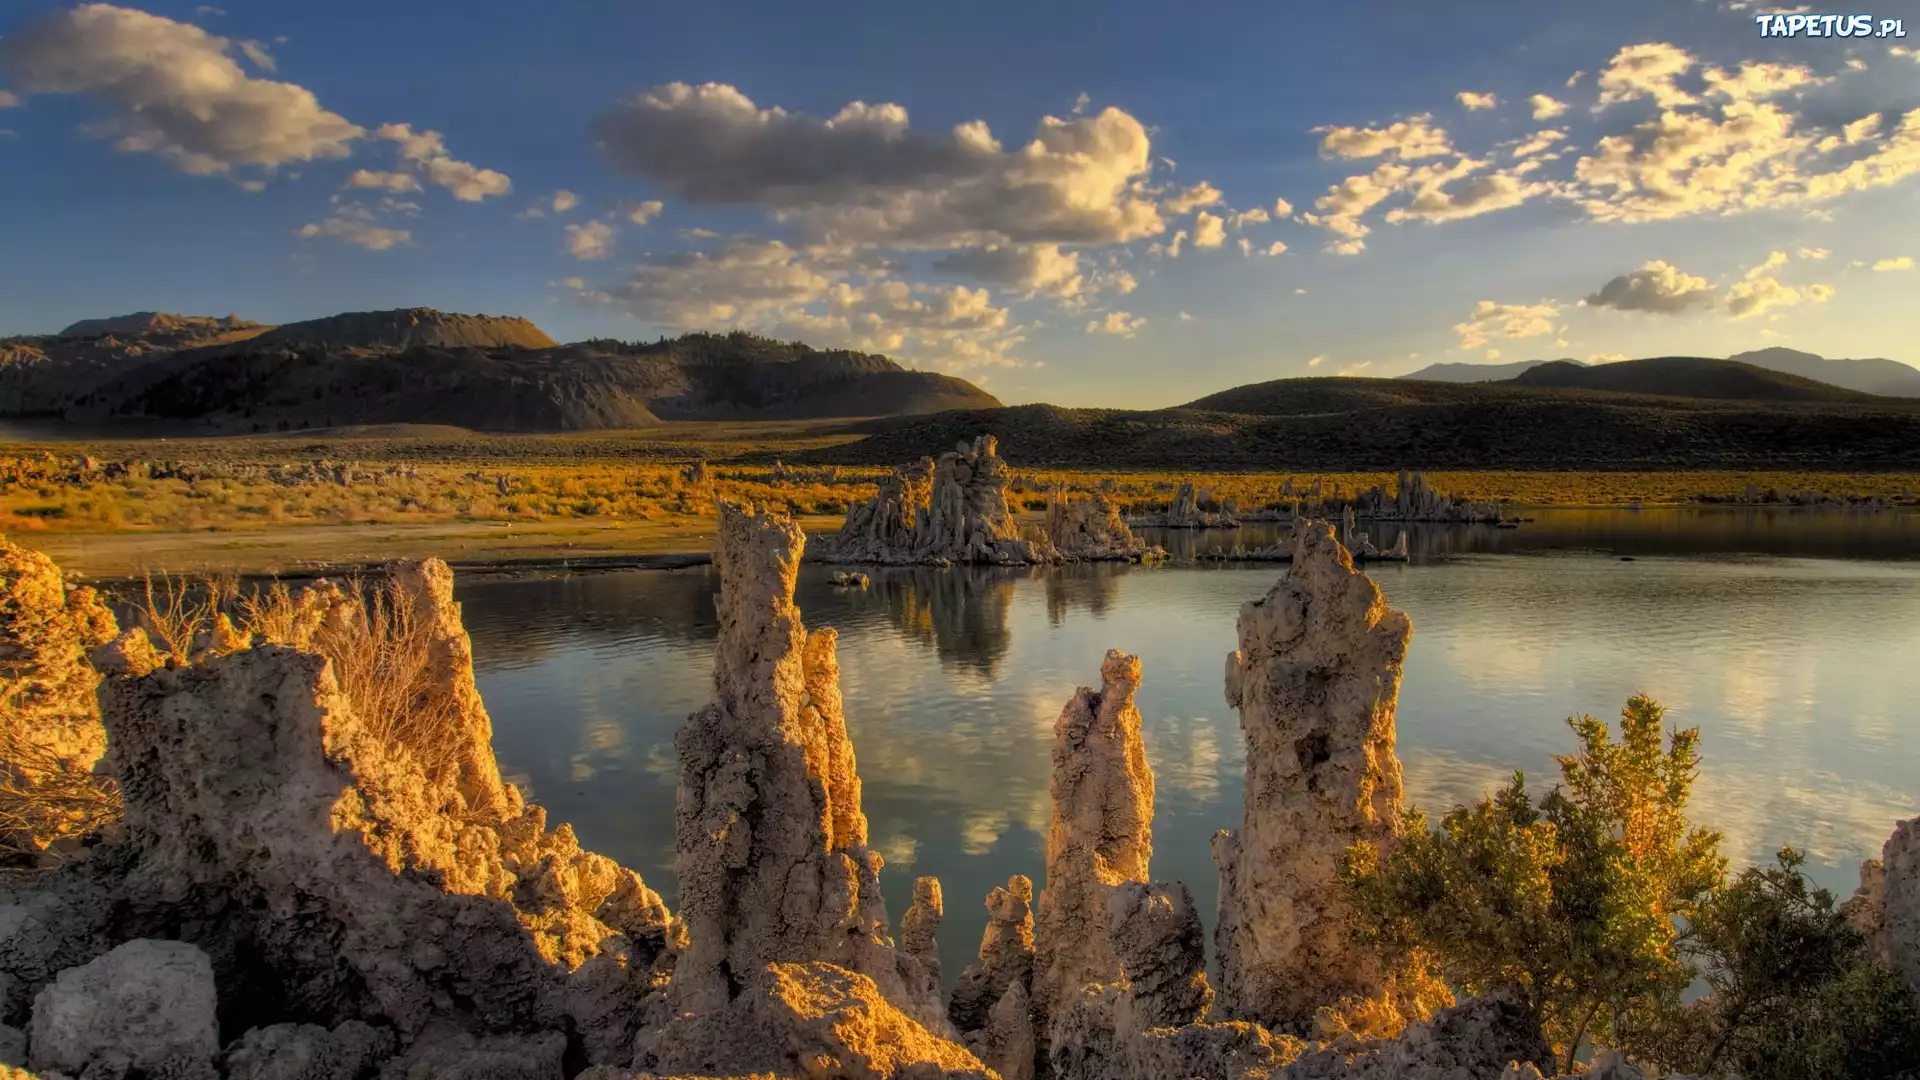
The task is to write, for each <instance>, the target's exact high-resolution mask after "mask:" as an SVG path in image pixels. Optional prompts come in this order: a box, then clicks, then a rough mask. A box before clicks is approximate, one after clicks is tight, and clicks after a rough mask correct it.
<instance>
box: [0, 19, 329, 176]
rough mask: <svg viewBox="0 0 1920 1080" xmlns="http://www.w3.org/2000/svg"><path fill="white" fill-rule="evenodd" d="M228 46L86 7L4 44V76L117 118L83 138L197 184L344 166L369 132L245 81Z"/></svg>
mask: <svg viewBox="0 0 1920 1080" xmlns="http://www.w3.org/2000/svg"><path fill="white" fill-rule="evenodd" d="M235 48H236V46H235V44H234V43H233V42H231V41H229V40H227V39H226V38H222V37H217V36H215V35H213V34H209V33H207V32H206V31H205V30H202V29H201V28H200V27H197V26H193V25H191V24H188V23H182V22H175V21H174V20H172V19H166V18H161V17H160V16H158V15H149V14H147V13H146V12H144V11H135V10H133V9H131V8H123V7H115V6H113V5H111V4H82V5H80V6H78V7H74V8H70V9H67V10H64V11H58V12H55V13H53V14H50V15H47V16H45V17H43V18H40V19H37V20H35V21H32V22H29V23H27V24H26V25H24V26H22V27H20V28H19V29H17V30H15V31H14V32H13V33H11V34H9V35H7V36H6V37H5V38H0V71H4V72H5V73H6V75H7V77H8V80H9V82H10V83H11V85H12V87H13V89H14V90H15V91H17V92H18V93H20V94H22V95H26V96H31V95H34V94H86V95H88V96H90V97H93V98H95V99H97V100H99V101H100V102H102V103H103V104H105V105H106V106H107V107H108V108H109V109H110V110H111V111H112V113H113V115H112V117H111V118H110V119H108V120H106V121H104V122H103V123H100V124H97V125H93V126H91V127H90V128H89V129H88V130H89V131H90V132H91V133H93V134H95V135H99V136H103V137H110V138H112V139H113V140H114V145H115V147H116V148H118V149H120V150H124V151H129V152H136V153H152V154H157V155H159V156H160V157H161V158H163V159H165V160H166V161H168V162H170V163H171V164H172V165H173V166H174V167H175V168H178V169H179V170H181V171H182V172H185V173H190V174H192V175H196V176H220V175H227V174H230V173H232V172H233V171H234V170H236V169H242V168H249V167H253V168H261V169H267V170H272V169H277V168H280V167H282V166H285V165H291V164H298V163H301V162H308V161H315V160H320V159H330V158H343V157H346V156H347V155H348V154H349V153H350V152H351V144H352V142H353V140H355V139H356V138H359V137H360V136H361V135H364V134H365V131H364V129H362V128H360V127H359V126H357V125H355V124H353V123H350V122H349V121H347V120H346V119H345V118H344V117H341V116H339V115H337V114H335V113H332V112H329V111H327V110H326V109H324V108H322V107H321V106H320V102H319V100H318V99H316V98H315V97H314V96H313V94H312V92H311V91H308V90H307V89H305V88H304V87H300V86H295V85H294V84H292V83H285V82H277V81H274V80H272V79H260V78H255V77H253V76H251V75H248V74H247V73H246V71H244V70H243V69H242V68H241V67H240V65H239V64H238V63H236V62H235V61H234V59H233V56H232V55H231V53H232V51H233V50H234V49H235Z"/></svg>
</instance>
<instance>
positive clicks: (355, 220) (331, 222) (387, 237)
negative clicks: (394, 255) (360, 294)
mask: <svg viewBox="0 0 1920 1080" xmlns="http://www.w3.org/2000/svg"><path fill="white" fill-rule="evenodd" d="M376 221H377V218H376V217H375V215H374V213H373V211H371V210H369V209H367V208H366V207H364V206H360V205H358V204H354V203H349V204H346V205H343V206H339V207H336V209H335V210H334V212H333V213H332V214H331V215H329V216H328V217H327V218H325V219H323V220H321V221H319V222H316V223H310V224H307V225H303V226H301V227H300V231H299V233H298V234H297V235H298V236H299V237H300V238H301V239H303V240H311V239H313V238H314V237H316V236H327V237H332V238H333V239H336V240H340V241H342V242H344V243H348V244H353V245H355V246H356V247H363V248H366V249H367V250H368V251H386V250H388V249H389V248H394V247H399V246H401V245H403V244H411V243H413V233H411V232H410V231H408V230H406V229H391V228H386V227H384V226H381V225H378V224H376V223H375V222H376Z"/></svg>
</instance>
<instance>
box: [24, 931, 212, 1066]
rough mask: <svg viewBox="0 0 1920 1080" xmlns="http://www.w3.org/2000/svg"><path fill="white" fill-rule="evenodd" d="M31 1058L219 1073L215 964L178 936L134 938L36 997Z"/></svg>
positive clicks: (70, 1063)
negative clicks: (216, 1070) (169, 938)
mask: <svg viewBox="0 0 1920 1080" xmlns="http://www.w3.org/2000/svg"><path fill="white" fill-rule="evenodd" d="M30 1045H31V1047H32V1052H31V1056H30V1064H31V1065H32V1066H33V1068H34V1069H36V1070H41V1071H58V1072H63V1073H68V1074H70V1075H74V1076H79V1075H81V1074H82V1073H85V1072H86V1071H87V1070H88V1069H89V1068H90V1067H97V1068H100V1069H101V1070H103V1071H106V1070H108V1069H110V1068H111V1067H114V1066H118V1067H121V1068H126V1067H132V1068H134V1069H138V1070H141V1071H143V1072H145V1073H147V1074H148V1075H161V1076H179V1077H196V1076H200V1077H211V1076H213V1075H214V1065H213V1061H214V1056H215V1055H216V1054H218V1053H219V1052H220V1031H219V1025H218V1024H217V1023H216V1022H215V1020H214V987H213V965H212V964H210V963H208V961H207V954H205V953H203V952H201V951H200V950H199V949H196V948H194V947H193V946H192V945H188V944H185V943H183V942H178V941H129V942H127V943H126V944H124V945H122V946H120V947H119V948H116V949H114V950H112V951H111V952H108V953H107V954H106V955H104V956H102V957H100V958H99V959H97V960H94V961H92V962H91V963H87V964H83V965H80V966H78V967H71V968H68V969H67V970H65V971H62V972H61V973H60V976H59V978H57V979H55V980H54V981H53V982H52V983H50V984H49V985H48V986H47V987H46V988H45V989H43V990H41V991H40V993H39V995H38V996H36V997H35V998H34V1001H33V1027H32V1030H31V1032H30Z"/></svg>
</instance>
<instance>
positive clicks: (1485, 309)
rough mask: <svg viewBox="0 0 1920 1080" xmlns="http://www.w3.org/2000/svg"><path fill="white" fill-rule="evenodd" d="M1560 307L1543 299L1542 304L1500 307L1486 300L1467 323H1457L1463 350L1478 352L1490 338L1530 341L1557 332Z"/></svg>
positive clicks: (1475, 307) (1456, 330)
mask: <svg viewBox="0 0 1920 1080" xmlns="http://www.w3.org/2000/svg"><path fill="white" fill-rule="evenodd" d="M1559 311H1560V307H1559V305H1558V304H1555V303H1554V302H1553V301H1551V300H1543V301H1541V302H1540V303H1538V304H1497V303H1494V302H1493V301H1492V300H1482V301H1480V302H1479V303H1478V304H1475V305H1474V308H1473V313H1472V314H1471V315H1469V316H1467V321H1466V322H1463V323H1456V324H1454V327H1453V329H1454V331H1455V332H1457V333H1458V334H1459V335H1460V347H1461V348H1463V349H1477V348H1479V347H1481V346H1482V345H1485V344H1486V343H1487V341H1488V339H1489V338H1495V337H1502V338H1530V337H1542V336H1544V335H1547V334H1551V333H1553V326H1554V316H1555V315H1557V314H1558V313H1559Z"/></svg>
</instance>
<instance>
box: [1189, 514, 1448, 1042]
mask: <svg viewBox="0 0 1920 1080" xmlns="http://www.w3.org/2000/svg"><path fill="white" fill-rule="evenodd" d="M1412 633H1413V627H1412V623H1411V622H1410V621H1409V620H1408V619H1407V617H1406V616H1405V615H1404V614H1401V613H1400V612H1397V611H1394V610H1392V609H1391V608H1389V607H1388V606H1387V602H1386V600H1385V599H1384V598H1383V597H1382V596H1381V595H1380V590H1379V589H1378V588H1377V587H1376V586H1375V585H1374V583H1373V582H1372V581H1371V580H1370V579H1368V578H1367V576H1366V575H1365V574H1362V573H1360V572H1359V571H1358V570H1356V569H1354V566H1353V562H1352V559H1351V558H1350V557H1349V556H1348V554H1347V551H1346V549H1345V548H1343V547H1341V546H1340V545H1339V544H1338V543H1337V542H1335V540H1334V537H1333V532H1332V529H1331V528H1330V527H1329V526H1327V525H1326V524H1325V523H1321V522H1313V523H1309V524H1308V525H1306V526H1305V527H1304V528H1303V529H1301V530H1300V531H1299V532H1298V534H1297V536H1296V539H1295V548H1294V558H1293V562H1292V563H1291V565H1289V566H1288V568H1287V572H1286V574H1285V575H1284V576H1283V577H1282V578H1281V579H1280V581H1279V583H1277V584H1276V585H1275V586H1274V587H1273V589H1272V590H1271V591H1270V592H1268V594H1267V595H1266V596H1265V597H1264V598H1262V599H1260V600H1255V601H1250V602H1248V603H1246V604H1244V605H1242V606H1241V609H1240V623H1239V637H1240V647H1239V648H1238V649H1237V650H1235V651H1234V652H1233V653H1232V654H1231V655H1230V656H1228V658H1227V669H1226V693H1227V702H1228V704H1230V705H1232V706H1233V707H1234V708H1235V709H1237V710H1238V711H1239V713H1240V727H1241V730H1242V731H1243V732H1244V733H1245V735H1246V739H1247V767H1246V768H1247V775H1246V785H1245V789H1244V790H1245V792H1246V795H1245V798H1246V805H1245V808H1244V812H1243V822H1242V825H1241V827H1240V828H1239V829H1238V830H1232V831H1222V832H1221V833H1219V834H1218V835H1216V836H1215V838H1214V844H1213V854H1214V862H1215V864H1216V865H1217V866H1218V867H1219V869H1220V917H1219V923H1218V926H1217V928H1216V930H1215V932H1214V942H1215V945H1216V951H1217V953H1218V958H1219V970H1220V983H1219V985H1218V986H1217V987H1216V988H1215V989H1216V990H1217V991H1218V992H1219V995H1220V1001H1219V1005H1220V1006H1221V1007H1222V1009H1223V1011H1224V1012H1225V1014H1226V1015H1228V1016H1230V1017H1234V1018H1237V1019H1247V1020H1256V1021H1259V1022H1261V1023H1263V1024H1265V1025H1267V1026H1269V1027H1271V1028H1273V1029H1275V1030H1277V1031H1304V1030H1305V1029H1306V1027H1307V1025H1308V1024H1309V1023H1310V1022H1311V1019H1312V1016H1313V1013H1314V1011H1315V1009H1317V1008H1318V1007H1320V1006H1322V1005H1325V1004H1328V1003H1330V1002H1334V1001H1337V1000H1339V999H1340V998H1342V997H1344V996H1347V995H1353V994H1357V995H1362V996H1371V995H1372V994H1373V993H1375V992H1376V991H1377V990H1378V989H1379V988H1380V985H1381V978H1382V973H1381V972H1380V970H1379V966H1378V962H1377V961H1376V960H1375V959H1374V958H1373V957H1372V956H1371V955H1369V954H1368V953H1367V952H1366V951H1365V950H1362V949H1360V948H1357V947H1356V946H1355V945H1354V944H1353V940H1352V930H1353V927H1352V925H1351V923H1350V914H1349V909H1348V906H1347V902H1346V900H1345V897H1344V895H1343V893H1342V892H1341V889H1340V886H1339V884H1338V881H1337V880H1336V875H1337V872H1338V869H1339V867H1340V864H1341V859H1342V856H1343V854H1344V852H1345V851H1346V849H1347V847H1348V846H1349V845H1351V844H1352V843H1354V842H1355V841H1359V840H1366V841H1371V842H1373V843H1375V844H1376V845H1379V844H1384V843H1386V842H1388V841H1390V840H1391V838H1392V837H1393V836H1394V835H1395V834H1396V832H1397V830H1398V828H1399V819H1400V764H1399V761H1398V759H1397V758H1396V757H1395V756H1394V750H1393V744H1394V724H1393V720H1394V706H1395V701H1396V698H1397V695H1398V693H1399V688H1400V674H1401V664H1402V661H1403V660H1404V659H1405V656H1406V650H1407V643H1408V640H1409V638H1410V637H1411V636H1412Z"/></svg>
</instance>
